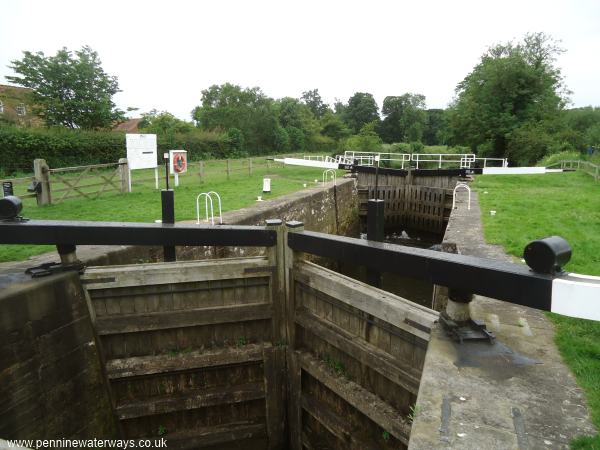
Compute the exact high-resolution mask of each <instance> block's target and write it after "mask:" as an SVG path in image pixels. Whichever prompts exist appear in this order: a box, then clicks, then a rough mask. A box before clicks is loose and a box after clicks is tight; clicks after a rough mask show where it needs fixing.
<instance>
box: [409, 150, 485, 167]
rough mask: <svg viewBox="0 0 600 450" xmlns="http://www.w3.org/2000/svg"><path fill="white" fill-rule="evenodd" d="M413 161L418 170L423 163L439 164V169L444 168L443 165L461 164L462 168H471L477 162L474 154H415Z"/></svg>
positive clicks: (412, 157)
mask: <svg viewBox="0 0 600 450" xmlns="http://www.w3.org/2000/svg"><path fill="white" fill-rule="evenodd" d="M411 160H412V161H413V162H415V163H416V168H417V169H418V168H419V163H421V162H434V163H437V164H438V168H439V169H441V168H442V164H450V163H459V164H460V168H461V169H464V168H470V167H471V164H472V163H474V162H475V154H474V153H461V154H457V153H413V154H412V155H411Z"/></svg>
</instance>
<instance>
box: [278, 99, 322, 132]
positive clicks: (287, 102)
mask: <svg viewBox="0 0 600 450" xmlns="http://www.w3.org/2000/svg"><path fill="white" fill-rule="evenodd" d="M275 111H276V114H277V119H278V120H279V124H280V125H281V126H282V127H284V128H287V127H295V128H298V129H299V130H302V131H303V132H304V134H305V135H306V136H312V135H314V134H316V133H318V132H319V123H318V122H317V120H316V119H315V116H314V115H313V113H312V111H311V110H310V108H309V107H308V106H306V105H305V104H304V103H301V102H300V101H299V100H298V99H295V98H292V97H284V98H282V99H279V100H277V101H276V102H275Z"/></svg>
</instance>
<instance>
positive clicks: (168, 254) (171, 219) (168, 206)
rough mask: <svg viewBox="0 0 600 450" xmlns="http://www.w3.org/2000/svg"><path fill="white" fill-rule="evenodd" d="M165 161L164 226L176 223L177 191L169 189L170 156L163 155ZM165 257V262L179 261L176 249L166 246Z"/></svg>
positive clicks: (164, 249) (161, 196)
mask: <svg viewBox="0 0 600 450" xmlns="http://www.w3.org/2000/svg"><path fill="white" fill-rule="evenodd" d="M163 157H164V161H165V179H166V183H167V188H166V189H163V190H162V191H160V201H161V206H162V223H163V224H174V223H175V191H173V190H172V189H169V154H168V153H165V154H164V155H163ZM163 256H164V260H165V262H171V261H177V256H176V254H175V247H173V246H164V247H163Z"/></svg>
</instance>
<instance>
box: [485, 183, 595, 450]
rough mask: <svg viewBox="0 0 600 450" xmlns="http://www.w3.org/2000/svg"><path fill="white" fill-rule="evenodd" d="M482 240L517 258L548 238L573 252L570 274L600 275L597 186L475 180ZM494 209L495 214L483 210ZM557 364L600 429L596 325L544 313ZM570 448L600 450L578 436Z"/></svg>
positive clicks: (593, 442)
mask: <svg viewBox="0 0 600 450" xmlns="http://www.w3.org/2000/svg"><path fill="white" fill-rule="evenodd" d="M474 187H475V188H476V190H477V191H478V193H479V201H480V205H481V210H482V219H483V224H484V230H485V231H484V232H485V238H486V240H487V242H489V243H492V244H498V245H501V246H503V247H504V249H505V250H506V252H507V253H510V254H512V255H515V256H517V257H521V256H522V253H523V249H524V248H525V245H526V244H527V243H528V242H529V241H531V240H534V239H539V238H541V237H545V236H550V235H559V236H562V237H564V238H565V239H566V240H567V241H568V242H569V243H570V244H571V246H572V248H573V257H572V259H571V262H569V264H568V265H567V266H566V269H567V270H568V271H570V272H578V273H585V274H588V275H600V183H598V182H595V181H594V179H593V178H592V177H590V176H589V175H586V174H584V173H557V174H545V175H529V176H522V175H515V176H510V175H498V176H488V175H486V176H481V177H478V178H477V180H476V182H475V184H474ZM491 210H495V211H496V215H494V216H492V215H490V213H489V211H491ZM548 317H549V318H550V320H551V321H552V322H553V323H554V325H555V329H556V337H555V341H556V344H557V346H558V349H559V350H560V352H561V355H562V357H563V360H564V361H565V363H566V364H567V365H568V366H569V367H570V368H571V370H572V371H573V373H574V374H575V376H576V378H577V382H578V384H579V386H581V388H583V389H584V391H585V393H586V396H587V402H588V406H589V408H590V412H591V416H592V420H593V422H594V424H595V425H596V427H597V428H598V429H600V323H598V322H594V321H589V320H581V319H573V318H568V317H564V316H560V315H557V314H550V313H549V314H548ZM571 446H572V448H573V449H596V450H600V436H598V435H596V436H591V437H581V438H578V439H576V440H574V441H573V442H572V443H571Z"/></svg>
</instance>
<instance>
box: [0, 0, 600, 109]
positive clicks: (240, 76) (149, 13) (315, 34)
mask: <svg viewBox="0 0 600 450" xmlns="http://www.w3.org/2000/svg"><path fill="white" fill-rule="evenodd" d="M536 31H543V32H545V33H547V34H550V35H552V36H553V37H554V38H556V39H559V40H561V41H562V46H563V47H564V48H565V49H566V50H567V52H566V53H565V54H563V55H562V56H560V58H559V59H558V62H557V64H558V66H559V67H560V68H561V69H562V72H563V75H564V77H565V81H566V84H567V86H568V87H569V89H570V90H571V91H573V94H572V96H571V99H572V101H573V104H574V106H587V105H594V106H600V57H599V55H600V0H571V1H567V0H565V1H551V0H544V1H529V0H503V1H494V2H490V1H485V0H476V1H465V0H452V1H449V0H436V1H434V0H430V1H426V0H425V1H424V0H421V1H411V2H408V1H400V0H396V1H375V0H363V1H359V2H354V1H348V0H345V1H328V0H319V1H307V0H302V1H295V2H291V1H283V0H279V1H258V0H245V1H243V0H242V1H211V2H208V1H192V0H189V1H176V0H162V1H160V2H154V1H149V0H144V1H131V0H120V1H112V0H102V1H96V0H85V1H83V0H79V1H62V0H61V1H59V0H52V1H48V0H45V1H32V0H0V83H5V82H6V80H5V79H4V76H5V75H10V74H11V70H10V69H9V68H8V67H7V65H8V64H10V61H11V60H14V59H18V58H20V57H21V52H22V51H23V50H29V51H43V52H45V53H46V54H47V55H49V54H54V53H55V52H56V51H57V50H58V49H59V48H61V47H63V46H65V47H67V48H69V49H72V50H73V49H78V48H80V47H81V46H83V45H89V46H90V47H92V48H93V49H94V50H96V51H97V52H98V53H99V55H100V58H101V60H102V63H103V67H104V70H105V71H106V72H108V73H109V74H111V75H116V76H118V78H119V84H120V88H121V89H122V91H123V92H121V93H119V94H118V96H117V98H116V101H117V104H118V106H120V107H121V108H123V109H124V108H126V107H127V106H134V107H138V108H140V112H144V111H149V110H150V109H152V108H156V109H159V110H168V111H170V112H172V113H174V114H175V115H177V116H178V117H180V118H183V119H188V120H189V119H190V111H191V110H192V108H193V107H194V106H196V105H198V104H199V103H200V98H201V91H202V89H205V88H207V87H209V86H210V85H212V84H220V83H224V82H228V81H229V82H232V83H236V84H240V85H242V86H260V87H261V88H262V89H263V91H264V92H265V93H266V94H267V95H269V96H271V97H274V98H279V97H283V96H292V97H299V96H300V95H301V94H302V92H303V91H306V90H309V89H314V88H318V89H319V92H320V93H321V96H322V97H323V98H324V100H325V101H326V102H328V103H332V102H333V101H334V99H335V98H339V99H341V100H343V101H347V100H348V98H349V97H350V96H351V95H352V94H353V93H354V92H358V91H359V92H370V93H372V94H373V95H374V96H375V99H376V100H377V102H378V103H379V106H380V107H381V103H382V101H383V98H384V97H385V96H387V95H401V94H403V93H405V92H413V93H420V94H424V95H425V96H426V99H427V106H428V107H429V108H444V107H446V106H447V105H448V103H449V102H450V101H451V100H452V97H453V95H454V88H455V87H456V84H457V83H458V82H459V81H460V80H462V79H463V78H464V77H465V76H466V75H467V74H468V73H469V72H470V70H471V69H472V68H473V66H474V65H475V64H477V62H478V60H479V57H480V56H481V54H482V53H483V52H484V51H485V50H486V48H487V47H488V46H490V45H492V44H495V43H500V42H506V41H508V40H511V39H519V38H521V37H522V36H523V35H524V34H525V33H527V32H536ZM137 114H139V112H138V113H137ZM134 115H135V114H134Z"/></svg>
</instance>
